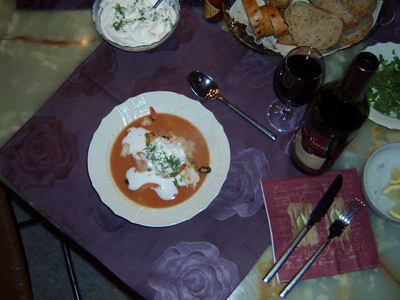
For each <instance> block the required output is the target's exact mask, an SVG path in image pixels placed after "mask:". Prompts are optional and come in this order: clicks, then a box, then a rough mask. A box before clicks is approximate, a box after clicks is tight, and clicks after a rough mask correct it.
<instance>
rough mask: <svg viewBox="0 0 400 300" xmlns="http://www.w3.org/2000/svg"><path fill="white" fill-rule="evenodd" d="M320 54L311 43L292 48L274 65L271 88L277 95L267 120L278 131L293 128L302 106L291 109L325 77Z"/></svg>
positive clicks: (309, 97)
mask: <svg viewBox="0 0 400 300" xmlns="http://www.w3.org/2000/svg"><path fill="white" fill-rule="evenodd" d="M324 74H325V62H324V57H323V56H322V54H321V53H320V52H319V51H318V50H316V49H314V48H311V47H305V46H302V47H296V48H294V49H293V50H291V51H290V52H289V53H288V54H287V56H286V57H285V58H284V59H283V60H282V62H281V63H280V64H279V65H278V68H277V69H276V73H275V78H274V88H275V92H276V94H277V96H278V99H276V100H275V101H273V102H272V103H271V105H270V106H269V107H268V112H267V114H268V120H269V122H270V123H271V125H272V126H273V127H274V128H275V129H276V130H278V131H280V132H281V131H290V130H295V129H297V127H298V126H299V124H300V121H301V119H302V117H303V115H304V112H305V109H300V108H298V109H293V108H292V107H300V106H304V105H305V104H307V103H309V102H311V101H312V100H313V98H314V96H315V92H316V91H317V89H318V88H319V87H320V86H321V84H322V82H323V80H324Z"/></svg>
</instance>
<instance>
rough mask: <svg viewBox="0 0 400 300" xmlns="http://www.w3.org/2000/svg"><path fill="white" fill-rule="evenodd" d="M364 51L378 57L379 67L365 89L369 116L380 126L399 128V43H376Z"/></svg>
mask: <svg viewBox="0 0 400 300" xmlns="http://www.w3.org/2000/svg"><path fill="white" fill-rule="evenodd" d="M366 51H368V52H371V53H373V54H375V55H376V56H377V57H378V58H379V64H380V65H379V69H378V71H377V73H376V75H375V77H374V78H373V79H372V80H371V82H370V84H369V87H368V89H367V92H366V94H367V97H368V98H369V100H370V104H371V110H370V115H369V118H370V119H371V120H372V121H374V122H375V123H378V124H380V125H382V126H385V127H387V128H390V129H399V130H400V89H399V86H400V59H399V55H400V45H399V44H394V43H384V44H376V45H374V46H371V47H368V48H367V49H366Z"/></svg>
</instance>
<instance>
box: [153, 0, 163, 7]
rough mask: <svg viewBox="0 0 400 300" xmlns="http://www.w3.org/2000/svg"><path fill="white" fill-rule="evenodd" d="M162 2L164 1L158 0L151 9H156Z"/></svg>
mask: <svg viewBox="0 0 400 300" xmlns="http://www.w3.org/2000/svg"><path fill="white" fill-rule="evenodd" d="M161 2H163V0H158V1H157V2H156V4H154V6H153V7H152V8H151V9H156V8H157V7H158V6H159V5H160V4H161Z"/></svg>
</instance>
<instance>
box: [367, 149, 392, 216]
mask: <svg viewBox="0 0 400 300" xmlns="http://www.w3.org/2000/svg"><path fill="white" fill-rule="evenodd" d="M399 158H400V143H395V144H389V145H386V146H383V147H381V148H379V149H378V150H376V151H375V152H374V153H373V154H372V155H371V156H370V158H369V159H368V161H367V163H366V164H365V167H364V174H363V180H362V187H363V192H364V196H365V198H366V199H367V202H368V204H369V205H370V206H371V208H372V209H373V210H374V211H375V212H376V213H377V214H378V215H380V216H381V217H383V218H385V219H387V220H390V221H393V222H395V223H400V221H399V220H396V219H394V218H392V217H391V216H390V215H389V214H388V211H389V210H390V209H391V208H393V207H394V206H395V205H396V203H397V202H395V201H393V200H392V199H390V198H388V197H386V196H385V195H383V194H382V190H383V189H384V188H385V187H387V186H388V184H389V182H390V176H391V173H392V169H393V168H399V169H400V159H399Z"/></svg>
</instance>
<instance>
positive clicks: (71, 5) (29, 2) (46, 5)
mask: <svg viewBox="0 0 400 300" xmlns="http://www.w3.org/2000/svg"><path fill="white" fill-rule="evenodd" d="M94 1H95V0H17V9H60V10H62V9H88V8H92V6H93V3H94ZM180 3H181V6H182V7H196V6H204V1H203V0H180Z"/></svg>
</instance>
